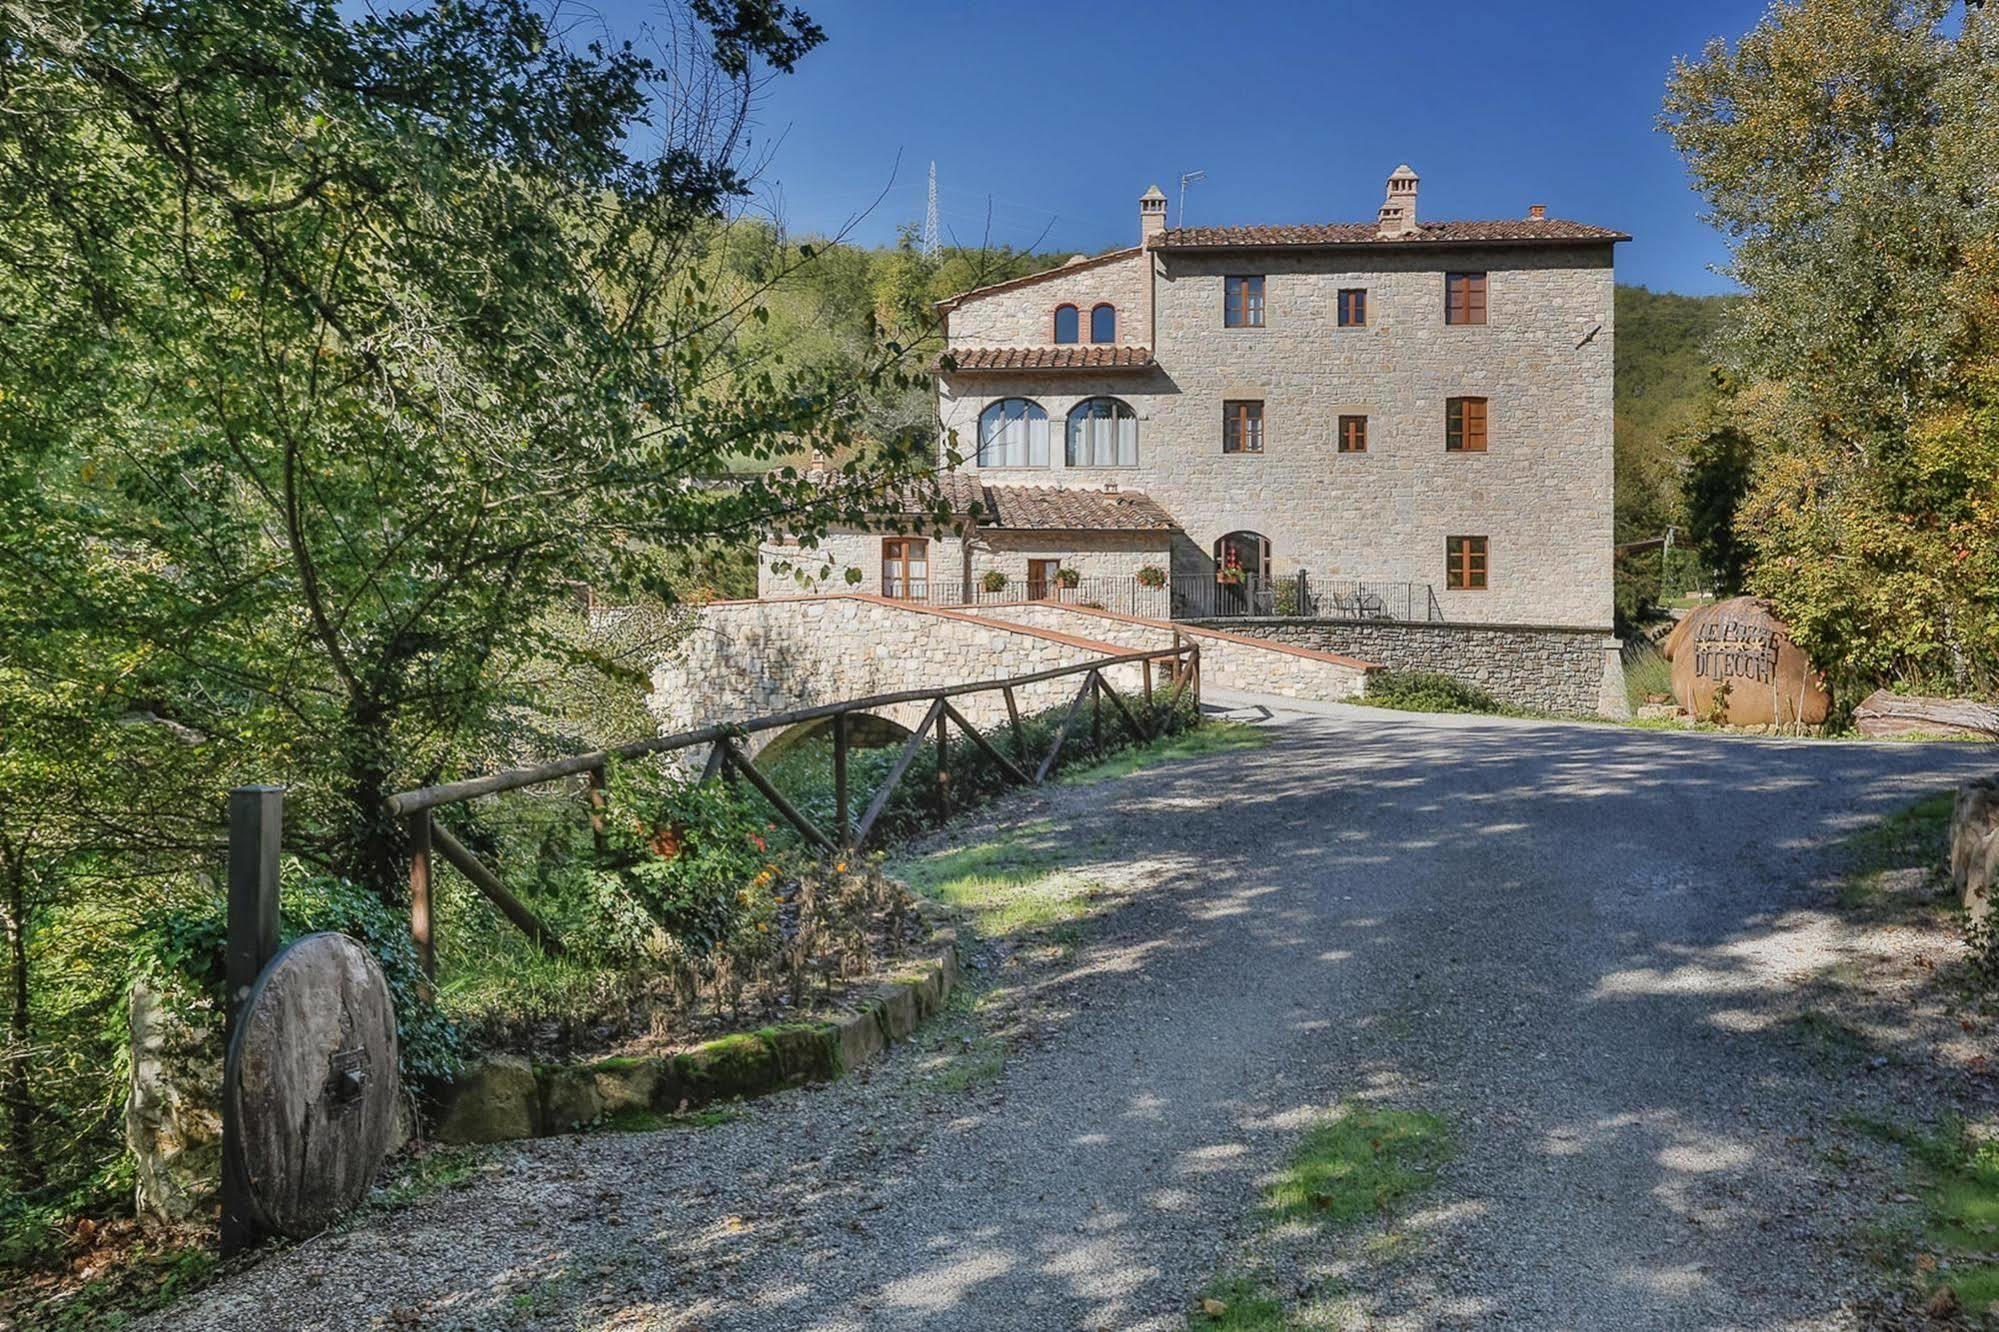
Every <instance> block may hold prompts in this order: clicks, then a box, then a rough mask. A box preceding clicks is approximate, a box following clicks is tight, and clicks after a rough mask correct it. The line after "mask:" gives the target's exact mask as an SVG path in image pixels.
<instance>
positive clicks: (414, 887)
mask: <svg viewBox="0 0 1999 1332" xmlns="http://www.w3.org/2000/svg"><path fill="white" fill-rule="evenodd" d="M409 828H410V938H411V939H413V940H415V941H416V960H417V961H418V962H419V963H420V964H422V966H423V974H424V975H426V976H428V977H430V978H431V979H432V980H436V979H437V922H436V919H435V916H434V915H433V912H432V906H431V900H430V889H431V883H432V878H431V872H430V811H429V810H427V809H420V810H418V811H417V812H416V813H414V814H412V815H410V823H409Z"/></svg>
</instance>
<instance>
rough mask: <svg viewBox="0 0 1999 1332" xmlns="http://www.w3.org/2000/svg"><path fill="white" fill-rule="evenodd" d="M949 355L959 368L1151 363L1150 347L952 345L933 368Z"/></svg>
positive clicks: (1083, 367) (1078, 367)
mask: <svg viewBox="0 0 1999 1332" xmlns="http://www.w3.org/2000/svg"><path fill="white" fill-rule="evenodd" d="M946 357H948V358H949V359H950V360H952V361H953V362H954V363H955V364H956V367H957V369H958V370H959V371H960V372H964V371H973V370H976V371H981V372H983V371H991V370H1143V369H1145V368H1146V367H1147V366H1150V365H1151V364H1152V349H1151V348H1150V347H1122V346H1101V347H1099V346H1091V345H1086V344H1081V343H1073V344H1068V345H1064V346H1060V347H953V348H952V349H951V350H949V351H947V352H945V353H944V355H943V356H940V357H938V358H937V363H936V366H935V368H936V369H939V370H941V369H943V368H944V360H945V358H946Z"/></svg>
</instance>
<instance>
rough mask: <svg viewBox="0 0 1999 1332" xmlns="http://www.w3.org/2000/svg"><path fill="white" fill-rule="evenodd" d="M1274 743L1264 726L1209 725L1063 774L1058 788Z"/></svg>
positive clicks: (1243, 724) (1217, 723) (1231, 723)
mask: <svg viewBox="0 0 1999 1332" xmlns="http://www.w3.org/2000/svg"><path fill="white" fill-rule="evenodd" d="M1269 743H1270V733H1269V732H1268V731H1266V730H1264V729H1263V728H1262V727H1260V726H1251V725H1250V724H1249V723H1248V722H1238V721H1207V722H1202V723H1201V724H1200V725H1199V726H1197V727H1195V728H1194V729H1193V730H1190V731H1182V732H1180V733H1179V734H1178V735H1174V736H1171V737H1169V738H1167V739H1165V740H1161V741H1159V742H1158V743H1157V744H1153V745H1148V746H1146V747H1144V748H1142V749H1127V750H1125V751H1124V752H1122V753H1119V754H1113V755H1112V756H1111V757H1109V758H1107V759H1105V760H1104V761H1103V762H1101V763H1093V764H1091V765H1090V766H1088V767H1084V768H1075V769H1072V770H1070V771H1068V772H1065V773H1063V774H1062V776H1061V778H1060V779H1059V782H1058V784H1059V785H1062V786H1080V785H1082V784H1084V783H1086V782H1101V781H1103V780H1105V779H1106V778H1111V777H1124V776H1128V775H1129V774H1131V773H1134V772H1137V771H1138V770H1139V769H1141V768H1150V767H1153V766H1154V765H1156V764H1160V763H1167V762H1171V761H1173V760H1175V759H1190V758H1200V757H1202V756H1203V755H1207V754H1233V753H1239V752H1241V751H1243V750H1248V749H1262V748H1263V747H1264V746H1266V745H1268V744H1269Z"/></svg>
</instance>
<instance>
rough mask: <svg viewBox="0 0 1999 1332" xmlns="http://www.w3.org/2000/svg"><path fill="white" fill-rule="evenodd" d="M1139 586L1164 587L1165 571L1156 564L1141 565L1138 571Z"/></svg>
mask: <svg viewBox="0 0 1999 1332" xmlns="http://www.w3.org/2000/svg"><path fill="white" fill-rule="evenodd" d="M1138 585H1139V586H1140V587H1165V586H1166V571H1165V570H1164V569H1162V568H1160V567H1159V566H1158V565H1156V564H1147V565H1142V566H1140V568H1139V571H1138Z"/></svg>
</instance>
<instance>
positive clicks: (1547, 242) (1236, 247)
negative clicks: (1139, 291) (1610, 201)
mask: <svg viewBox="0 0 1999 1332" xmlns="http://www.w3.org/2000/svg"><path fill="white" fill-rule="evenodd" d="M1630 239H1631V237H1630V236H1628V235H1626V234H1625V233H1624V232H1621V231H1619V232H1614V233H1612V234H1611V235H1608V236H1521V237H1510V238H1507V239H1491V240H1468V239H1467V240H1460V239H1457V238H1455V237H1454V238H1451V239H1442V238H1439V239H1436V240H1350V241H1228V242H1223V243H1220V244H1214V245H1189V244H1184V243H1178V242H1167V243H1166V244H1163V245H1159V246H1156V247H1155V248H1156V249H1157V251H1158V253H1160V254H1217V253H1221V252H1224V251H1228V252H1234V253H1237V254H1240V253H1243V252H1246V251H1261V250H1277V251H1290V250H1530V249H1548V248H1550V247H1558V248H1562V249H1573V248H1575V247H1578V246H1586V245H1616V244H1618V243H1619V242H1621V241H1628V240H1630Z"/></svg>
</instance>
